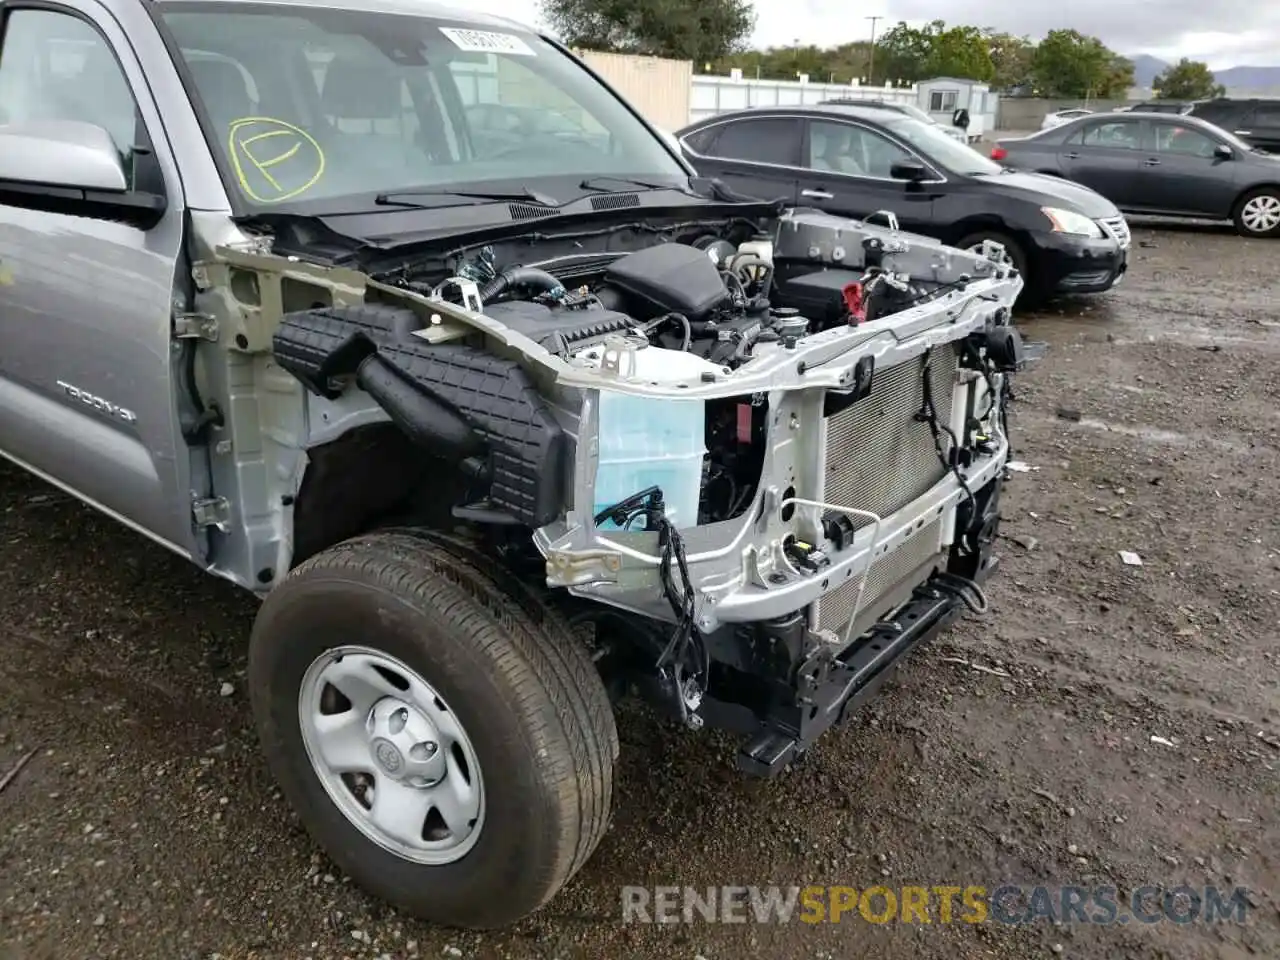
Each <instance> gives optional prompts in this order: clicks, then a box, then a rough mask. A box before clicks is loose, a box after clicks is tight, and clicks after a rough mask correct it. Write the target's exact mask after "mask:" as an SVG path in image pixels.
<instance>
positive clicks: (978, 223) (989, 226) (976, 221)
mask: <svg viewBox="0 0 1280 960" xmlns="http://www.w3.org/2000/svg"><path fill="white" fill-rule="evenodd" d="M987 231H990V232H992V233H1003V234H1004V235H1005V236H1006V237H1008V238H1009V239H1011V240H1014V241H1017V243H1018V245H1019V246H1020V247H1022V252H1023V254H1024V255H1027V254H1029V250H1028V249H1027V248H1028V244H1027V235H1026V231H1025V230H1017V229H1015V228H1013V227H1011V226H1009V224H1007V223H1005V222H1004V221H1003V220H1001V219H1000V218H999V217H996V216H993V215H992V214H978V215H976V216H973V217H967V218H965V219H964V220H961V221H960V222H959V223H957V224H956V225H955V226H953V227H952V228H951V231H950V233H951V236H950V239H949V240H948V241H947V242H948V243H951V244H953V245H954V244H957V243H959V242H960V241H961V240H963V239H964V238H965V237H967V236H969V235H970V234H974V233H984V232H987Z"/></svg>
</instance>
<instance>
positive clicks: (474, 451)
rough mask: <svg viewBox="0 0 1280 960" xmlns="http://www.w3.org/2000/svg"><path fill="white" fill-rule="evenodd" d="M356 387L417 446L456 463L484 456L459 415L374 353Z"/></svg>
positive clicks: (358, 373) (362, 366) (358, 375)
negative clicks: (384, 412) (358, 385)
mask: <svg viewBox="0 0 1280 960" xmlns="http://www.w3.org/2000/svg"><path fill="white" fill-rule="evenodd" d="M356 383H358V384H360V386H361V388H362V389H363V390H364V392H365V393H367V394H369V396H371V397H373V399H374V400H376V401H377V402H378V406H380V407H382V409H383V410H385V411H387V414H388V415H389V416H390V417H391V422H392V423H394V424H395V425H396V426H397V427H399V428H400V429H401V430H403V431H404V434H405V436H406V437H408V438H409V439H410V440H411V441H412V442H413V443H415V444H416V445H418V446H420V447H422V448H424V449H426V450H430V451H431V452H433V453H436V454H440V455H442V456H447V457H452V458H456V459H458V460H465V459H467V458H468V457H473V456H476V455H478V454H480V453H482V452H483V450H484V442H483V441H482V440H481V439H480V437H479V436H478V435H477V434H476V432H475V431H474V430H473V429H471V424H470V423H468V422H467V420H466V418H465V417H463V416H462V414H460V413H459V412H458V411H457V410H455V409H454V408H453V407H451V406H449V405H448V404H447V403H445V402H444V401H442V400H440V399H438V398H436V397H434V396H432V395H431V394H429V393H427V392H426V391H425V390H423V389H422V388H421V387H418V386H415V385H414V384H413V383H411V382H410V381H409V380H407V379H406V378H405V377H404V376H402V375H401V374H400V373H399V371H397V370H396V368H395V367H394V366H392V365H391V364H390V363H388V362H387V361H386V360H384V359H383V358H382V357H380V356H378V355H377V354H376V353H374V354H370V355H369V356H368V357H366V358H365V359H364V360H363V361H361V363H360V366H359V367H358V368H357V369H356Z"/></svg>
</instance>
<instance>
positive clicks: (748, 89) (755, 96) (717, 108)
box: [689, 74, 920, 123]
mask: <svg viewBox="0 0 1280 960" xmlns="http://www.w3.org/2000/svg"><path fill="white" fill-rule="evenodd" d="M836 97H848V98H857V99H859V100H888V101H891V102H893V103H910V104H913V105H915V106H920V102H919V91H918V90H917V88H916V87H915V86H914V85H913V86H910V87H892V86H884V87H870V86H867V87H864V86H860V85H858V84H856V83H854V84H844V83H808V82H800V81H794V80H753V79H747V78H745V77H741V78H740V77H713V76H707V75H705V74H694V76H693V87H692V90H691V95H690V98H689V122H690V123H693V122H694V121H696V120H702V119H703V118H705V117H713V116H715V115H716V114H718V113H727V112H728V111H730V110H745V109H747V108H749V107H795V106H802V105H805V104H814V103H818V102H819V101H821V100H831V99H834V98H836Z"/></svg>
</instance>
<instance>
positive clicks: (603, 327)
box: [385, 211, 1004, 525]
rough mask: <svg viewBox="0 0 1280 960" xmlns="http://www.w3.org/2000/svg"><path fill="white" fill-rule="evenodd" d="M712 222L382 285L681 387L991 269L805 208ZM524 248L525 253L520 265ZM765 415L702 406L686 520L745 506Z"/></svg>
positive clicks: (896, 309)
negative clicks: (700, 454)
mask: <svg viewBox="0 0 1280 960" xmlns="http://www.w3.org/2000/svg"><path fill="white" fill-rule="evenodd" d="M716 226H721V225H718V224H714V223H713V224H708V223H705V222H704V223H702V224H697V225H694V226H693V228H692V229H686V230H683V231H682V230H679V229H675V230H668V231H662V232H660V233H656V234H655V232H650V233H644V232H639V231H637V232H635V233H632V234H630V235H628V234H627V230H626V229H625V228H623V229H621V230H618V231H615V232H613V233H610V232H608V231H598V232H595V233H594V234H591V235H590V237H591V239H589V240H583V239H578V238H577V237H575V236H574V235H569V242H568V243H565V242H564V238H557V237H545V236H544V237H538V238H536V239H537V240H538V241H539V242H536V243H533V244H530V243H528V242H524V243H521V244H519V245H516V244H513V243H507V244H503V243H501V242H497V243H492V244H484V245H476V246H472V247H469V248H466V249H464V250H461V251H456V252H455V255H454V256H452V257H446V258H444V259H442V260H437V261H436V262H435V264H434V269H432V270H425V269H423V270H421V271H420V272H415V271H413V270H412V269H402V270H401V271H400V272H399V273H398V274H397V275H395V276H394V277H385V279H386V280H388V281H390V282H392V283H394V284H395V285H396V286H399V287H402V288H405V289H408V290H411V291H412V292H414V293H416V294H419V295H423V296H426V297H427V298H428V299H429V300H431V301H433V302H437V303H443V302H449V303H453V304H456V305H458V306H461V307H464V308H466V309H469V310H472V311H474V312H476V313H480V314H482V315H483V317H484V318H485V319H486V320H487V321H489V322H496V323H498V324H501V325H502V326H503V327H505V328H507V329H509V330H511V331H514V332H516V333H518V334H520V335H522V336H523V337H527V338H528V339H530V340H532V341H533V342H535V343H537V344H539V345H540V346H541V347H543V348H544V349H546V350H547V351H548V352H549V353H551V354H552V355H554V356H555V357H557V358H559V359H560V360H563V361H565V362H566V363H568V364H570V365H572V366H581V367H583V368H586V369H593V370H599V369H600V368H601V367H602V366H604V365H607V364H608V363H609V356H610V353H611V351H612V352H613V353H614V354H615V356H614V359H615V361H616V359H617V357H616V354H617V348H618V347H619V346H620V345H621V347H622V348H623V352H624V353H625V354H626V355H627V357H628V358H629V362H630V366H629V367H628V366H627V364H623V365H622V367H624V368H626V369H618V370H616V371H615V372H617V373H619V374H620V375H622V376H624V377H629V378H630V379H632V380H636V381H640V382H644V383H647V384H650V385H652V386H655V387H658V386H664V385H674V386H678V387H684V386H688V385H691V384H695V383H698V382H701V383H710V382H721V381H725V380H730V381H731V380H732V379H733V376H734V373H735V371H737V370H739V369H740V368H742V367H744V366H745V365H746V364H748V363H749V362H750V361H752V360H753V359H756V358H757V357H759V356H761V355H762V354H765V353H770V352H774V353H776V352H778V351H783V352H785V351H789V350H796V349H797V348H798V347H799V346H800V345H801V344H802V343H803V342H804V341H805V339H806V338H807V337H810V336H812V335H814V334H820V333H824V332H826V331H829V330H832V329H833V328H841V327H845V328H847V327H856V326H859V325H863V324H869V323H871V322H873V321H875V320H878V319H882V318H884V317H886V316H890V315H893V314H896V313H900V312H902V311H905V310H907V309H910V308H913V307H919V306H922V305H925V304H928V303H930V302H931V301H934V300H937V299H938V298H941V297H943V296H945V295H946V294H948V293H953V292H956V291H960V290H963V289H964V287H965V286H967V285H968V284H969V283H970V282H972V281H976V280H982V279H989V278H991V277H993V276H996V275H997V273H998V272H999V271H1001V270H1002V269H1004V268H1003V267H1001V266H1000V265H999V262H998V260H997V259H996V258H993V257H980V256H975V255H973V254H968V253H963V252H961V251H953V250H950V249H949V248H946V247H943V246H941V245H939V244H937V243H936V242H934V241H931V240H928V239H926V238H923V237H914V236H912V235H909V234H901V233H898V232H896V231H885V230H881V229H879V228H874V227H869V226H867V225H864V224H861V223H857V222H854V221H849V220H844V219H840V218H835V217H830V216H828V215H826V214H820V213H817V212H815V211H789V212H788V213H787V214H785V215H784V216H783V217H781V218H780V219H778V220H774V221H772V222H771V223H769V222H764V223H761V222H754V223H752V222H748V221H744V220H736V221H727V222H725V223H724V224H723V225H722V226H721V229H715V227H716ZM620 237H622V241H621V242H619V238H620ZM530 239H534V238H530ZM557 241H560V242H557ZM618 246H621V247H623V249H609V248H610V247H618ZM531 249H532V250H534V251H537V252H538V253H539V254H541V257H540V258H538V259H532V258H529V257H528V256H527V255H528V253H529V252H530V250H531ZM521 254H524V256H521ZM956 258H959V259H958V260H957V259H956ZM766 389H767V388H766ZM768 415H769V408H768V396H767V393H766V392H765V391H764V390H762V389H761V388H760V387H759V386H756V387H755V388H753V391H752V392H746V391H744V392H743V394H742V395H738V396H729V397H717V398H713V399H709V400H707V401H706V402H705V403H704V404H702V406H701V413H700V414H699V416H700V417H701V418H702V420H703V422H702V423H701V425H700V427H699V429H698V431H697V433H698V435H699V436H701V437H702V438H704V442H705V451H706V453H705V458H703V460H702V466H701V482H700V483H699V484H698V491H699V492H698V498H697V499H698V505H697V508H696V514H697V517H696V521H694V522H696V524H698V525H702V524H710V523H716V522H719V521H724V520H730V519H734V518H736V517H738V516H740V515H742V514H743V513H744V512H745V511H746V510H747V509H748V508H749V506H750V505H751V503H752V502H753V500H754V498H755V495H756V493H757V490H758V487H759V483H760V477H761V468H762V464H763V456H764V454H763V451H764V449H765V442H764V439H765V435H766V432H767V428H768ZM645 416H646V415H645V414H643V413H641V414H639V418H641V419H644V418H645ZM666 452H667V451H665V450H660V451H659V454H658V455H659V456H663V455H665V454H666ZM686 515H688V514H686Z"/></svg>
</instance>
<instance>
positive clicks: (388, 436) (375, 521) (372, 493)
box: [291, 423, 466, 567]
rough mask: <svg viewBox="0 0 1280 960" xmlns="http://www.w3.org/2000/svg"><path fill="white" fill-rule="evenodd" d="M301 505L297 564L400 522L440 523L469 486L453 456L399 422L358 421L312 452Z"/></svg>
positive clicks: (296, 520) (296, 512)
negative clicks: (428, 449)
mask: <svg viewBox="0 0 1280 960" xmlns="http://www.w3.org/2000/svg"><path fill="white" fill-rule="evenodd" d="M308 458H309V461H310V462H309V463H308V465H307V471H306V473H305V474H304V475H303V478H302V486H301V487H300V489H299V490H298V496H297V499H296V500H295V502H294V508H293V544H294V546H293V557H292V560H291V565H292V566H294V567H296V566H297V565H298V564H300V563H302V562H303V561H304V560H306V559H307V558H308V557H311V556H314V555H315V554H317V553H319V552H320V551H321V550H324V549H325V548H326V547H330V546H333V545H334V544H335V543H338V542H340V541H342V540H346V539H348V538H350V537H354V536H356V535H357V534H361V533H366V532H368V531H370V530H373V529H375V528H377V527H381V526H386V525H389V524H394V523H404V522H408V521H411V522H414V523H420V524H423V525H427V526H438V525H441V524H446V523H448V522H449V517H450V512H449V511H450V508H451V507H452V506H453V505H454V504H456V503H458V502H460V501H461V499H462V498H463V496H464V494H465V492H466V489H465V484H464V483H463V481H462V478H461V477H460V475H459V474H458V472H457V470H456V469H454V467H453V465H452V464H451V463H448V462H446V461H442V460H440V459H438V458H435V457H432V456H430V455H429V454H426V453H424V452H423V450H422V448H420V447H416V446H414V445H413V444H412V443H411V442H410V441H409V439H408V438H407V437H406V436H405V435H404V434H403V433H402V432H401V431H400V429H399V428H398V427H396V426H395V425H394V424H390V423H375V424H369V425H366V426H362V427H357V428H355V429H353V430H350V431H348V432H347V433H345V434H343V435H342V436H341V437H339V438H338V439H336V440H333V441H330V442H329V443H325V444H321V445H320V446H317V447H313V448H312V449H311V450H309V451H308Z"/></svg>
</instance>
